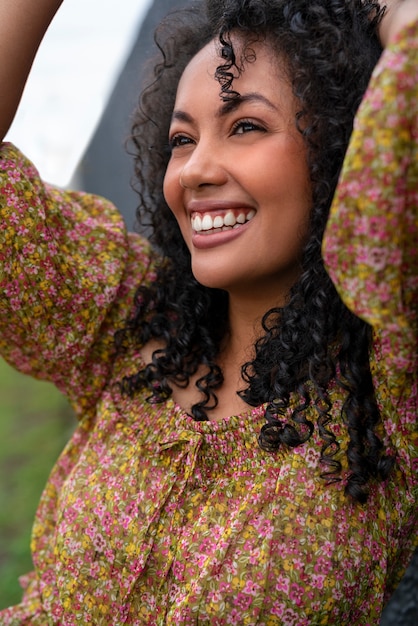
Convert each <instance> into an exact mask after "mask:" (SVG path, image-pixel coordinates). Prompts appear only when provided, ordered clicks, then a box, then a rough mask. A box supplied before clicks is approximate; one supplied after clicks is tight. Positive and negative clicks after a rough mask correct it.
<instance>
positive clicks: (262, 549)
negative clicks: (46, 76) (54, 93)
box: [0, 0, 418, 626]
mask: <svg viewBox="0 0 418 626" xmlns="http://www.w3.org/2000/svg"><path fill="white" fill-rule="evenodd" d="M25 3H28V6H29V4H30V0H21V2H19V3H18V4H17V5H16V3H15V2H13V1H12V0H0V7H2V10H3V16H5V18H7V17H8V18H9V20H8V21H7V19H3V20H0V42H2V41H3V40H2V37H1V34H2V33H1V27H2V25H4V24H5V23H7V29H6V30H7V33H5V36H6V35H7V36H8V41H7V45H9V46H13V45H14V53H15V57H16V56H17V57H18V59H21V56H22V55H23V56H25V55H28V58H31V56H33V53H34V48H35V47H36V45H37V42H38V41H39V35H40V32H41V31H42V28H44V27H45V24H46V23H47V22H48V21H49V20H50V19H51V16H52V14H53V12H54V10H55V9H56V6H57V5H58V3H57V2H53V0H39V2H38V3H37V8H36V12H37V20H38V21H37V25H36V24H35V25H34V26H33V29H32V27H31V24H30V23H29V24H28V22H27V19H26V11H25V10H24V8H25V7H24V5H25ZM39 14H41V15H40V16H39ZM395 16H396V19H395V20H394V21H393V22H392V24H393V23H394V24H395V25H396V27H394V28H390V29H389V31H388V32H390V33H392V34H391V35H390V45H389V46H388V48H387V49H386V50H385V51H383V53H382V48H381V45H380V42H379V37H378V27H379V24H380V23H381V20H382V17H383V10H382V7H380V6H379V4H378V3H377V2H374V1H371V0H333V2H329V1H328V0H309V1H308V0H269V1H268V2H267V1H265V0H208V2H207V3H199V4H198V5H197V6H195V8H192V9H190V10H186V11H182V12H179V13H176V14H175V15H172V16H170V17H169V18H168V19H167V20H166V21H165V22H163V24H162V25H161V27H160V29H159V31H158V33H157V40H158V44H159V47H160V52H161V55H160V56H159V58H158V59H157V60H156V62H155V66H154V70H153V71H152V74H151V76H150V77H149V87H147V88H146V89H145V90H144V92H143V94H142V96H141V99H140V103H139V106H138V109H137V111H136V112H135V115H134V120H133V130H132V145H131V148H132V152H133V153H134V159H135V172H136V177H137V181H136V182H137V186H138V187H139V195H140V207H139V216H140V218H141V219H142V220H143V222H144V223H148V226H149V231H148V232H149V234H150V242H147V241H145V240H144V238H143V237H141V236H139V235H137V234H134V233H129V234H128V233H126V231H125V229H124V225H123V221H122V219H121V217H120V215H119V214H118V212H117V211H116V209H115V207H114V206H113V205H112V204H111V203H110V202H108V201H106V200H105V199H103V198H102V197H97V196H95V195H90V194H85V193H79V192H67V191H63V190H61V189H58V188H55V187H52V186H50V185H47V184H45V183H44V182H43V181H42V180H41V179H40V177H39V174H38V172H37V170H36V169H35V167H34V166H33V165H32V163H31V162H30V161H28V160H27V159H26V158H25V157H24V156H23V155H22V153H21V152H20V151H19V150H18V149H17V148H16V147H14V146H12V145H10V144H2V146H1V151H0V165H1V167H0V210H1V222H0V223H1V225H2V226H1V228H0V263H1V273H0V277H1V279H0V280H1V282H0V350H1V353H2V354H3V355H4V356H5V358H7V359H8V360H9V361H10V363H12V364H13V365H14V366H15V367H17V368H19V369H20V370H22V371H23V372H25V373H30V374H32V375H33V376H36V377H39V378H44V379H47V380H50V381H52V382H53V383H54V384H55V385H56V386H57V387H58V388H59V389H60V390H61V391H62V392H64V393H65V394H66V396H67V397H68V398H69V399H70V402H71V404H72V406H73V407H74V409H75V412H76V415H77V417H78V420H79V425H78V428H77V429H76V432H75V433H74V436H73V437H72V438H71V441H70V442H69V444H68V446H67V447H66V449H65V450H64V452H63V454H62V456H61V457H60V459H59V460H58V462H57V464H56V466H55V468H54V469H53V471H52V473H51V476H50V479H49V481H48V484H47V487H46V489H45V492H44V494H43V496H42V499H41V502H40V505H39V509H38V512H37V515H36V520H35V524H34V531H33V539H32V550H33V560H34V570H33V572H32V573H31V574H29V575H28V576H26V577H25V578H24V587H25V589H24V595H23V598H22V602H21V604H19V605H17V606H15V607H11V608H10V609H8V610H5V611H2V612H1V613H0V621H1V623H2V625H5V626H10V625H14V624H20V625H22V626H38V625H39V626H41V625H43V624H46V623H48V624H57V625H58V624H59V625H62V626H73V625H74V624H78V623H81V624H86V623H95V624H101V623H106V624H132V625H137V626H139V625H140V624H149V625H150V626H154V625H155V626H157V625H158V626H163V625H164V626H165V625H169V624H172V625H176V626H191V625H194V624H215V623H216V624H219V626H228V625H229V624H260V625H261V624H269V626H275V625H277V626H279V625H280V626H296V625H297V626H308V625H309V626H310V625H314V624H318V625H319V624H324V625H326V624H329V625H330V626H335V625H336V624H350V623H352V624H370V625H377V624H378V622H379V619H380V615H381V612H382V608H383V606H384V603H385V602H386V600H387V598H388V597H389V595H390V594H391V592H392V590H393V589H394V588H395V587H396V585H397V584H398V582H399V579H400V577H401V576H402V574H403V571H404V570H405V567H406V565H407V562H408V559H409V557H410V555H411V554H412V551H413V547H414V545H415V544H416V541H417V525H418V520H417V506H416V488H417V474H416V457H417V448H418V443H417V439H416V410H417V399H416V372H417V355H416V350H415V347H416V327H417V325H416V257H415V256H414V240H415V235H416V216H415V211H416V206H417V203H416V193H417V188H418V171H417V163H418V160H417V159H416V138H417V135H418V132H417V111H416V106H417V101H418V99H417V85H416V61H417V58H416V55H417V51H418V45H417V41H418V39H417V29H418V6H417V4H416V3H415V2H414V3H412V4H411V3H410V1H409V0H404V2H402V3H400V4H399V8H398V9H396V10H393V12H392V10H390V11H389V12H388V14H387V15H386V17H385V18H384V19H386V20H388V19H389V20H391V19H393V17H395ZM39 24H41V25H42V24H43V27H40V26H39ZM3 28H4V29H5V27H4V26H3ZM10 28H11V30H12V35H13V36H10V32H9V31H10ZM22 33H24V34H25V37H24V46H23V49H22V47H21V45H20V38H21V37H19V35H22ZM392 37H395V39H394V40H392V39H391V38H392ZM15 57H14V55H13V54H12V55H11V56H7V58H6V56H5V55H4V56H2V55H0V59H1V60H2V61H0V70H2V69H3V71H0V87H1V89H2V90H3V89H4V90H6V91H7V88H8V87H9V83H10V82H11V83H12V86H13V88H14V89H9V90H8V91H7V93H8V95H9V96H10V94H13V93H14V94H15V97H16V94H17V93H18V92H19V88H20V87H21V86H22V84H23V82H24V71H23V70H22V64H21V63H17V67H14V62H13V58H15ZM28 58H26V62H25V63H24V64H23V69H25V68H26V69H27V61H28ZM376 64H377V65H376ZM19 69H20V73H19V71H18V70H19ZM15 80H17V84H15V82H14V81H15ZM11 100H13V98H12V99H11ZM11 111H13V102H11V101H10V99H9V106H8V107H6V111H5V112H4V115H3V117H0V126H2V127H6V126H7V124H8V122H9V120H10V115H11V113H10V112H11ZM356 116H357V117H356ZM355 117H356V119H355ZM354 122H355V124H354ZM353 124H354V131H353ZM350 137H351V138H350ZM399 233H402V234H403V237H402V238H401V237H400V236H399ZM400 294H401V296H400Z"/></svg>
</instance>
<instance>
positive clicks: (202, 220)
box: [191, 209, 255, 233]
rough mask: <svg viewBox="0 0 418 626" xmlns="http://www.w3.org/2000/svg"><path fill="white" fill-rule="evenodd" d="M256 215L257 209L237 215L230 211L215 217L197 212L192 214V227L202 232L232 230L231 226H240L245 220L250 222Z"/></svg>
mask: <svg viewBox="0 0 418 626" xmlns="http://www.w3.org/2000/svg"><path fill="white" fill-rule="evenodd" d="M254 215H255V211H254V210H253V209H252V210H251V211H249V213H247V214H245V213H243V212H242V213H239V214H238V216H237V217H235V215H234V213H233V212H232V211H228V212H227V213H226V214H225V215H223V216H222V215H216V216H215V217H214V218H213V219H212V216H211V215H210V214H209V213H205V215H203V216H202V215H201V214H199V213H195V214H194V215H193V216H192V219H191V222H192V228H193V230H194V231H195V232H197V233H200V232H202V231H209V230H217V231H218V232H219V230H218V229H220V230H230V229H231V228H239V226H241V225H242V224H245V222H249V221H250V220H251V219H252V218H253V217H254Z"/></svg>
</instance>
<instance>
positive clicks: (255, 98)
mask: <svg viewBox="0 0 418 626" xmlns="http://www.w3.org/2000/svg"><path fill="white" fill-rule="evenodd" d="M247 102H261V103H262V104H265V105H266V106H267V107H269V109H272V110H273V111H276V112H277V111H278V107H277V106H276V105H275V104H273V102H271V101H270V100H269V99H268V98H266V96H263V94H261V93H258V92H250V93H246V94H238V95H237V96H234V97H232V98H230V99H229V100H227V101H226V102H224V103H223V104H222V105H221V106H220V107H219V110H218V112H217V113H216V117H223V116H224V115H228V113H231V112H233V111H236V110H237V109H238V108H239V107H240V106H242V105H243V104H245V103H247Z"/></svg>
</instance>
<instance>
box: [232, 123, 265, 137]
mask: <svg viewBox="0 0 418 626" xmlns="http://www.w3.org/2000/svg"><path fill="white" fill-rule="evenodd" d="M255 130H258V131H260V132H264V131H265V129H264V128H263V127H262V126H260V125H259V124H256V123H255V122H252V121H251V120H240V121H239V122H237V123H236V124H235V126H234V128H233V134H234V135H244V134H245V133H250V132H252V131H255Z"/></svg>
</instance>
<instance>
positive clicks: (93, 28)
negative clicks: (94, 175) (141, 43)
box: [7, 0, 152, 186]
mask: <svg viewBox="0 0 418 626" xmlns="http://www.w3.org/2000/svg"><path fill="white" fill-rule="evenodd" d="M151 4H152V0H64V3H63V5H62V6H61V9H60V10H59V12H58V14H57V15H56V17H55V19H54V21H53V22H52V24H51V26H50V28H49V30H48V32H47V34H46V35H45V39H44V41H43V43H42V45H41V48H40V49H39V52H38V56H37V58H36V59H35V63H34V65H33V68H32V72H31V75H30V77H29V80H28V83H27V85H26V88H25V92H24V94H23V98H22V101H21V104H20V108H19V111H18V113H17V116H16V118H15V121H14V123H13V125H12V127H11V129H10V131H9V133H8V135H7V139H8V140H9V141H13V142H14V143H15V144H17V145H18V147H19V148H20V149H21V150H22V151H23V152H24V153H25V154H26V155H27V156H28V157H29V158H30V159H32V160H33V161H34V163H35V165H36V166H37V167H38V169H39V171H40V173H41V176H42V177H43V178H44V179H45V180H47V181H49V182H51V183H55V184H57V185H63V186H64V185H66V184H67V183H68V182H69V181H70V179H71V177H72V174H73V172H74V169H75V168H76V166H77V163H78V161H79V159H80V157H81V155H82V154H83V152H84V149H85V148H86V146H87V144H88V142H89V140H90V138H91V136H92V134H93V132H94V129H95V127H96V125H97V123H98V121H99V119H100V116H101V114H102V112H103V110H104V107H105V105H106V102H107V99H108V97H109V95H110V93H111V91H112V87H113V85H114V83H115V81H116V79H117V77H118V74H119V71H120V69H121V67H123V64H124V62H125V60H126V57H127V56H128V54H129V52H130V50H131V47H132V44H133V42H134V38H135V35H136V34H137V31H138V28H139V25H140V23H141V21H142V19H143V18H144V17H145V15H146V12H147V10H148V8H149V7H150V6H151Z"/></svg>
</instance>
